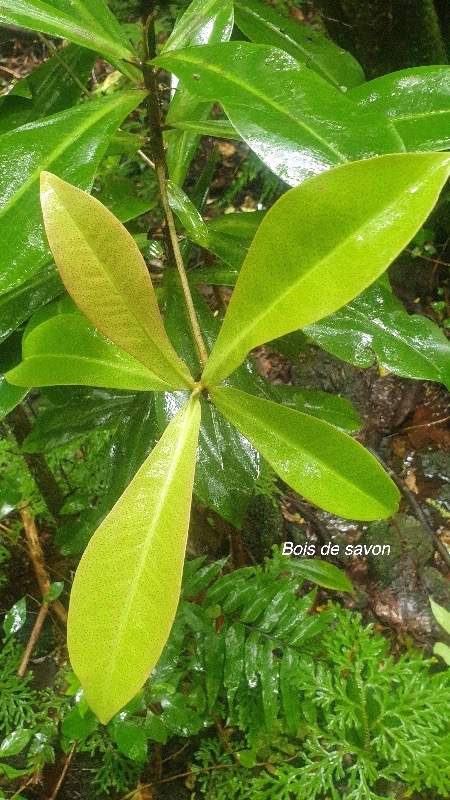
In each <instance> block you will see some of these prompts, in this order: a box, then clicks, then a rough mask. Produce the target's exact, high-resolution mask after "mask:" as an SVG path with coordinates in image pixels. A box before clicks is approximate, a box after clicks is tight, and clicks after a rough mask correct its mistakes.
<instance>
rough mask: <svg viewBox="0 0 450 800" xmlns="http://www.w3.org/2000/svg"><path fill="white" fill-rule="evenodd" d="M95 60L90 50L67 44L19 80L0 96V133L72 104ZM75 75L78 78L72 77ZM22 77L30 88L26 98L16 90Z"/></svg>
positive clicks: (80, 92) (78, 95) (78, 94)
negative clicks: (4, 94)
mask: <svg viewBox="0 0 450 800" xmlns="http://www.w3.org/2000/svg"><path fill="white" fill-rule="evenodd" d="M94 61H95V56H94V54H93V53H92V52H91V51H90V50H86V49H85V48H84V47H79V46H78V45H76V44H69V45H68V46H67V47H63V48H61V49H60V50H58V53H57V55H54V56H52V58H50V59H49V60H48V61H45V63H44V64H42V65H41V66H40V67H38V68H37V69H35V70H33V72H31V73H30V74H29V75H28V76H27V78H23V79H22V80H21V81H18V83H16V84H15V86H14V91H13V92H10V93H9V94H8V95H7V96H6V97H3V98H1V99H0V103H1V105H0V134H2V133H6V131H9V130H12V129H13V128H18V127H19V126H20V125H25V123H27V122H34V121H35V120H37V119H42V117H48V116H50V114H57V113H58V112H59V111H64V109H66V108H70V107H71V106H73V105H75V103H76V101H77V100H78V99H79V97H80V96H81V94H82V89H81V86H80V84H81V85H84V84H85V83H86V82H87V80H88V78H89V76H90V73H91V69H92V67H93V64H94ZM74 75H75V76H76V77H77V78H78V81H79V82H78V81H75V80H74V77H73V76H74ZM23 81H26V84H27V87H28V89H29V92H30V96H29V97H27V98H24V97H21V96H20V95H19V94H18V93H17V89H18V87H19V85H20V84H21V83H22V82H23Z"/></svg>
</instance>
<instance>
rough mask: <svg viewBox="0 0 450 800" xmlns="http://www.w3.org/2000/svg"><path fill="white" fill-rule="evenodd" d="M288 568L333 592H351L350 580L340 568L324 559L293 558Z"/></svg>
mask: <svg viewBox="0 0 450 800" xmlns="http://www.w3.org/2000/svg"><path fill="white" fill-rule="evenodd" d="M290 569H292V571H293V572H296V573H297V574H298V575H299V576H300V577H301V578H303V580H306V581H313V583H317V584H318V585H319V586H325V588H326V589H333V590H334V591H335V592H353V591H354V589H353V586H352V584H351V581H349V579H348V578H347V576H346V574H345V573H344V572H342V570H340V569H338V568H337V567H335V566H334V564H328V563H327V562H326V561H319V560H318V559H309V558H302V559H294V560H293V562H292V564H291V567H290Z"/></svg>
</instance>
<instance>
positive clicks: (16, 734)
mask: <svg viewBox="0 0 450 800" xmlns="http://www.w3.org/2000/svg"><path fill="white" fill-rule="evenodd" d="M32 735H33V731H29V730H27V729H26V728H18V729H17V730H15V731H13V732H12V733H10V734H9V736H7V737H6V739H3V741H2V743H1V744H0V758H11V756H16V755H17V754H18V753H21V752H22V750H23V749H24V747H26V746H27V744H28V742H29V741H30V739H31V737H32Z"/></svg>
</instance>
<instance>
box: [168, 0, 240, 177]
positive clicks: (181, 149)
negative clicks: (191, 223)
mask: <svg viewBox="0 0 450 800" xmlns="http://www.w3.org/2000/svg"><path fill="white" fill-rule="evenodd" d="M233 19H234V14H233V3H232V2H230V0H206V1H205V0H194V2H192V3H190V5H189V8H188V9H187V11H186V12H185V13H184V14H183V16H182V17H181V19H179V20H178V22H177V24H176V26H175V28H174V30H173V32H172V34H171V36H169V38H168V40H167V42H166V44H165V45H164V48H163V49H164V50H165V51H170V50H172V49H174V47H177V48H178V47H187V46H191V45H196V44H201V45H206V44H212V43H214V42H226V41H228V39H229V38H230V36H231V33H232V30H233ZM211 108H212V105H211V103H204V102H199V101H198V99H197V97H194V96H192V95H191V94H190V93H189V92H188V91H186V89H185V87H184V86H183V84H182V83H181V84H178V85H177V86H176V91H175V93H174V96H173V98H172V101H171V103H170V106H169V110H168V113H167V117H166V123H167V125H172V124H174V123H176V122H183V121H184V120H186V119H188V120H191V121H193V122H202V121H206V120H207V118H208V116H209V113H210V110H211ZM165 138H166V142H167V144H168V145H169V147H168V150H167V164H168V167H169V174H170V177H171V179H172V180H173V181H174V183H176V184H177V185H178V186H182V185H183V183H184V180H185V178H186V175H187V171H188V169H189V165H190V163H191V161H192V158H193V157H194V154H195V151H196V149H197V147H198V144H199V141H200V140H199V136H198V135H197V134H196V133H192V132H191V131H189V130H187V131H177V130H172V131H167V132H166V135H165Z"/></svg>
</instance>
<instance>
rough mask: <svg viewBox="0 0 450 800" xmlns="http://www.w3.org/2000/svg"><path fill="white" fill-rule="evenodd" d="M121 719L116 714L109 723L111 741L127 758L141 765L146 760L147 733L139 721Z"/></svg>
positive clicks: (119, 715)
mask: <svg viewBox="0 0 450 800" xmlns="http://www.w3.org/2000/svg"><path fill="white" fill-rule="evenodd" d="M121 717H122V715H121V714H118V715H117V716H116V717H114V719H113V720H112V722H111V723H110V726H109V728H110V729H111V735H112V739H113V741H114V742H115V743H116V745H117V747H118V748H119V750H120V752H121V753H123V754H124V755H125V756H127V758H131V760H132V761H137V762H138V763H141V764H143V763H144V761H147V758H148V752H147V731H146V729H145V728H144V726H143V723H142V722H141V721H139V720H137V719H127V718H126V717H125V719H121Z"/></svg>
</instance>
